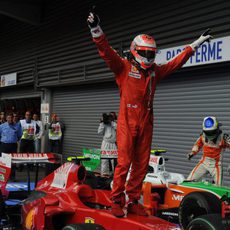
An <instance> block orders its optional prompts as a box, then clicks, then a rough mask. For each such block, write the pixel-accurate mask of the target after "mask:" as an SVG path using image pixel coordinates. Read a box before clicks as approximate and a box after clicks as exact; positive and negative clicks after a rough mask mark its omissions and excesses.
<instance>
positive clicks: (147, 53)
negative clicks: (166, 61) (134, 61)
mask: <svg viewBox="0 0 230 230" xmlns="http://www.w3.org/2000/svg"><path fill="white" fill-rule="evenodd" d="M137 53H138V54H139V55H140V56H141V57H145V58H147V59H154V58H155V56H156V52H155V51H152V50H137Z"/></svg>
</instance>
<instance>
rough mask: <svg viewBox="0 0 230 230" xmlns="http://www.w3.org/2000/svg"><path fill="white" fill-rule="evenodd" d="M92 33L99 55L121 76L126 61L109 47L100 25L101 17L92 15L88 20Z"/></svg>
mask: <svg viewBox="0 0 230 230" xmlns="http://www.w3.org/2000/svg"><path fill="white" fill-rule="evenodd" d="M87 22H88V25H89V28H90V32H91V34H92V37H93V41H94V42H95V44H96V46H97V48H98V52H99V55H100V56H101V57H102V58H103V59H104V60H105V62H106V64H107V65H108V67H109V68H110V69H111V70H112V71H113V72H114V73H115V74H119V73H121V71H122V70H123V68H124V59H122V58H121V57H120V56H119V54H118V53H117V52H116V51H115V50H114V49H113V48H112V47H111V46H110V45H109V43H108V40H107V39H106V37H105V34H104V33H103V31H102V29H101V27H100V25H99V23H100V20H99V17H98V16H97V15H96V14H94V13H92V12H91V13H90V14H89V16H88V19H87Z"/></svg>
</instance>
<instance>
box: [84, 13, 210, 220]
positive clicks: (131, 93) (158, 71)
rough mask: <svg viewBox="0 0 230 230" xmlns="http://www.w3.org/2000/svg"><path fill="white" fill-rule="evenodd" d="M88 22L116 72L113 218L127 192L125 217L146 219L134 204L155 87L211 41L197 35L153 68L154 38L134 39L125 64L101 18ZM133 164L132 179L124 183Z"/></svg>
mask: <svg viewBox="0 0 230 230" xmlns="http://www.w3.org/2000/svg"><path fill="white" fill-rule="evenodd" d="M87 22H88V25H89V27H90V31H91V34H92V37H93V41H94V42H95V44H96V46H97V48H98V52H99V55H100V56H101V57H102V58H103V59H104V61H105V62H106V64H107V65H108V67H109V68H110V69H111V70H112V71H113V72H114V74H115V79H116V83H117V85H118V87H119V91H120V110H119V118H118V127H117V144H118V164H117V166H116V169H115V173H114V180H113V189H112V192H111V200H112V214H113V215H114V216H116V217H123V216H124V215H125V213H124V210H123V208H124V206H125V204H126V201H125V194H124V191H125V190H126V194H127V196H128V198H129V200H128V206H127V211H128V213H134V214H137V215H142V216H145V215H147V213H146V211H145V210H144V208H143V206H142V205H141V204H140V203H139V202H138V201H139V199H140V194H141V188H142V182H143V179H144V177H145V174H146V172H147V167H148V162H149V157H150V149H151V142H152V131H153V97H154V92H155V89H156V85H157V83H159V81H160V80H162V79H163V78H164V77H166V76H167V75H169V74H171V73H172V72H174V71H175V70H177V69H179V68H181V67H182V65H183V64H185V63H186V61H187V60H188V59H189V57H191V56H192V55H193V53H194V51H195V49H196V48H198V47H199V46H200V45H201V44H202V43H204V42H205V41H209V40H210V39H211V35H209V33H205V34H203V35H201V36H200V38H199V39H198V40H196V41H195V42H193V43H192V44H191V45H189V46H187V47H186V48H185V49H184V51H183V52H181V53H180V54H179V55H178V56H176V57H175V58H173V59H172V60H171V61H169V62H168V63H167V64H164V65H157V64H155V63H154V60H155V56H156V51H157V47H156V42H155V40H154V38H153V37H151V36H149V35H146V34H141V35H138V36H136V37H135V38H134V40H133V41H132V43H131V47H130V54H131V58H130V60H128V59H123V58H121V57H120V56H119V55H118V53H117V52H116V51H115V50H114V49H113V48H112V47H111V46H110V45H109V43H108V41H107V39H106V36H105V34H104V33H103V31H102V29H101V27H100V25H99V23H100V20H99V17H98V16H97V15H96V14H95V13H94V12H91V13H89V16H88V19H87ZM131 165H132V169H131V173H130V178H129V180H128V182H127V184H126V176H127V173H128V171H129V168H130V166H131ZM125 184H126V186H125Z"/></svg>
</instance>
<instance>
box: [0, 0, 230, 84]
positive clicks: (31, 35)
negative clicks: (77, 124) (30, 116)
mask: <svg viewBox="0 0 230 230" xmlns="http://www.w3.org/2000/svg"><path fill="white" fill-rule="evenodd" d="M95 3H96V6H97V7H96V9H97V12H98V14H99V15H100V18H101V25H102V28H103V30H104V31H105V33H106V34H107V36H108V38H109V40H110V43H111V45H112V46H113V47H114V48H115V49H118V50H121V49H127V48H128V47H129V45H130V42H131V40H132V39H133V38H134V36H135V35H137V34H139V33H149V34H151V35H154V36H155V38H156V40H157V44H158V45H159V47H162V48H164V47H169V46H174V45H177V44H182V43H189V42H191V41H192V40H194V39H195V38H197V37H198V36H199V35H200V33H201V32H202V31H204V30H205V29H206V28H207V27H210V28H212V30H213V33H214V35H215V36H216V37H220V36H225V35H229V33H230V32H229V29H228V25H229V22H230V16H229V9H230V1H228V0H210V1H200V0H184V1H180V0H171V1H167V0H163V1H155V0H147V1H144V2H142V1H135V2H133V1H131V0H126V1H118V0H111V1H105V0H99V1H96V2H95V1H93V0H88V1H75V0H65V1H62V0H49V1H45V4H44V17H43V23H42V24H41V25H39V26H32V25H29V24H26V23H23V22H20V21H16V20H14V19H10V18H9V19H8V20H6V21H4V24H1V37H0V54H1V55H0V74H6V73H12V72H18V85H25V84H35V85H36V86H56V85H58V84H61V85H63V84H72V83H81V82H92V81H95V80H96V81H97V80H99V79H100V80H103V81H109V80H111V79H112V76H111V73H110V71H109V70H108V68H107V67H106V66H105V64H104V63H103V62H102V61H101V60H100V59H99V58H98V54H97V52H96V50H95V46H94V44H93V43H92V42H91V37H90V33H89V29H88V26H87V24H86V18H87V15H88V11H89V8H90V6H92V5H93V4H95Z"/></svg>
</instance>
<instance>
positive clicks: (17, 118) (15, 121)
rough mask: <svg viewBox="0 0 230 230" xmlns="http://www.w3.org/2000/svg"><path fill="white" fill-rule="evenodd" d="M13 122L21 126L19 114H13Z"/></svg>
mask: <svg viewBox="0 0 230 230" xmlns="http://www.w3.org/2000/svg"><path fill="white" fill-rule="evenodd" d="M13 122H14V123H15V124H19V125H20V120H19V116H18V113H13Z"/></svg>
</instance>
